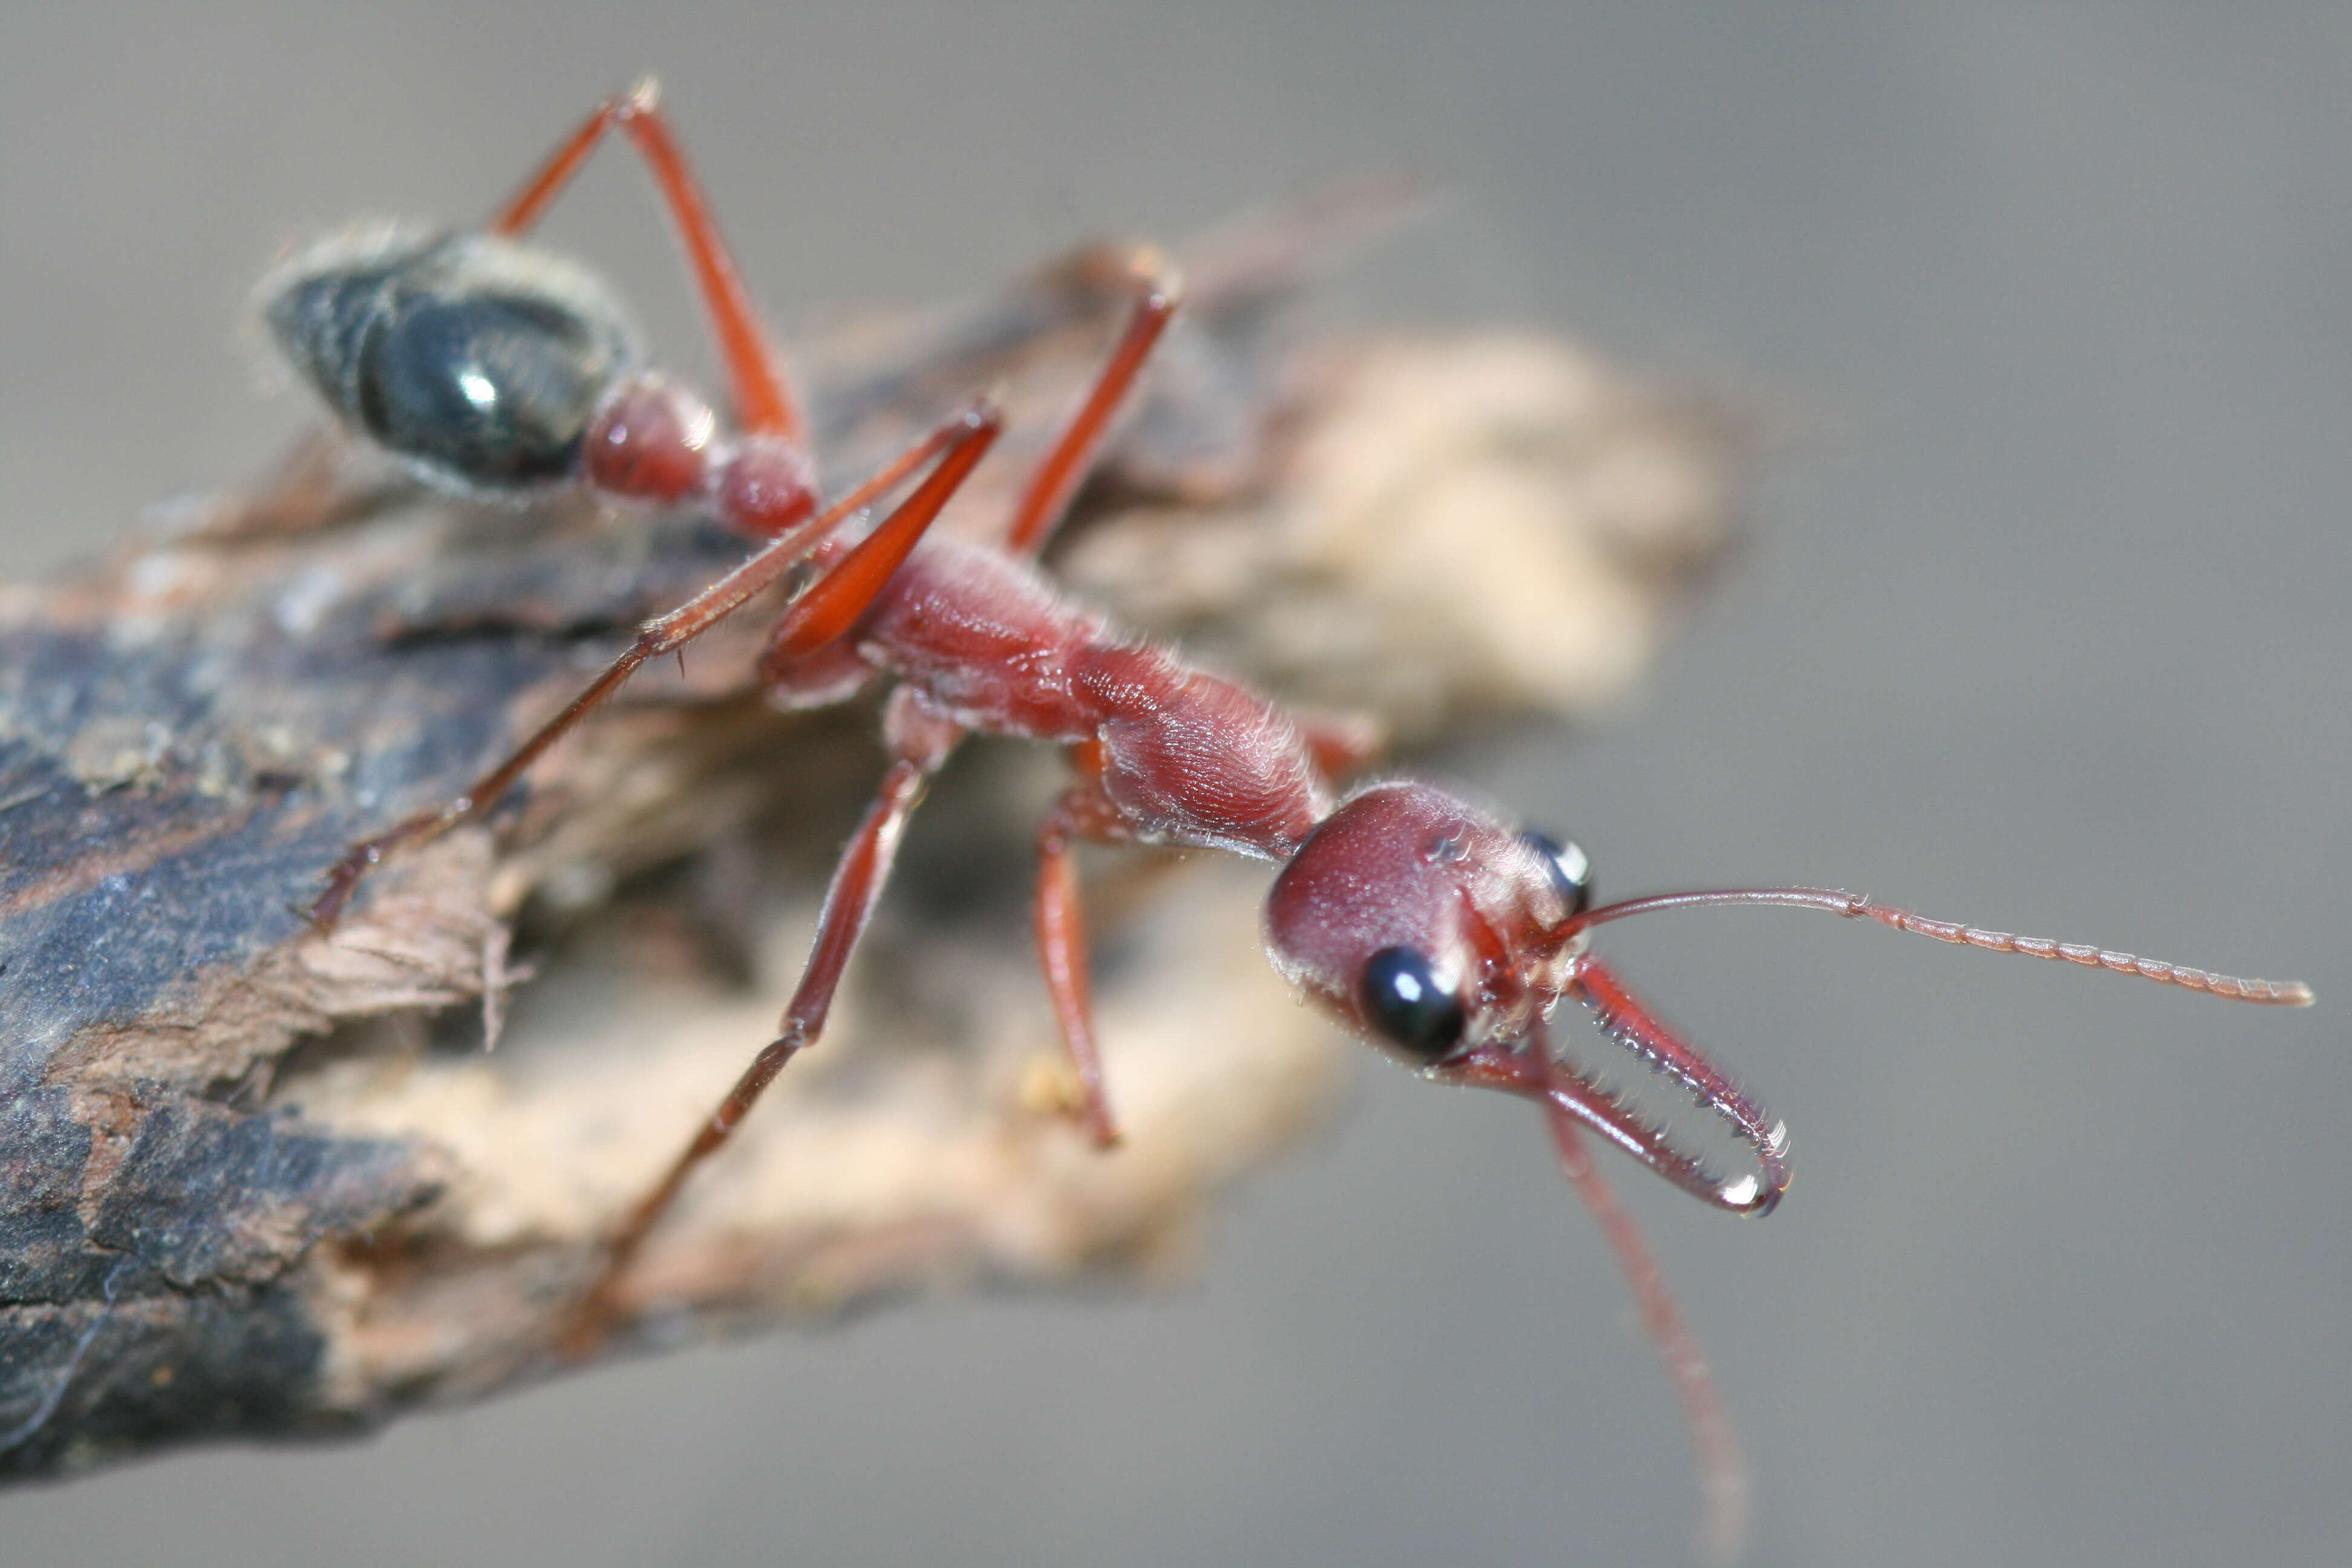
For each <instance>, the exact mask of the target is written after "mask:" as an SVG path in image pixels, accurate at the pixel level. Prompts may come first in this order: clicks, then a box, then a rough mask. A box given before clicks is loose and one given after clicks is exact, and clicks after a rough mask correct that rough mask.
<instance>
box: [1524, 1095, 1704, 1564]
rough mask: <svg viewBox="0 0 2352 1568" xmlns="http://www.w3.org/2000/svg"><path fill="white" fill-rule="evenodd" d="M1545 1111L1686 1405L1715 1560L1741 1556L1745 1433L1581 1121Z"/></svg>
mask: <svg viewBox="0 0 2352 1568" xmlns="http://www.w3.org/2000/svg"><path fill="white" fill-rule="evenodd" d="M1544 1113H1545V1116H1546V1118H1547V1120H1548V1121H1549V1122H1550V1124H1551V1136H1552V1147H1553V1150H1554V1152H1556V1153H1557V1154H1558V1155H1559V1169H1560V1173H1561V1174H1562V1175H1564V1176H1566V1177H1567V1178H1568V1180H1569V1184H1570V1185H1571V1186H1573V1187H1574V1188H1575V1189H1576V1194H1577V1196H1579V1197H1580V1198H1582V1199H1583V1200H1584V1206H1585V1207H1586V1208H1587V1209H1590V1210H1591V1213H1592V1217H1593V1219H1594V1221H1595V1222H1596V1223H1597V1224H1599V1225H1600V1226H1601V1235H1602V1236H1603V1237H1607V1238H1608V1242H1609V1247H1610V1250H1611V1251H1612V1252H1614V1253H1615V1254H1616V1255H1617V1267H1618V1269H1619V1270H1620V1271H1621V1272H1622V1274H1623V1275H1624V1276H1625V1283H1626V1284H1627V1285H1628V1286H1630V1287H1632V1289H1633V1300H1634V1302H1635V1303H1636V1304H1637V1306H1638V1307H1639V1308H1640V1310H1641V1313H1642V1327H1643V1329H1645V1330H1646V1331H1648V1332H1649V1335H1650V1341H1651V1342H1652V1343H1653V1344H1654V1345H1656V1346H1657V1348H1658V1358H1659V1360H1661V1361H1663V1362H1664V1363H1665V1367H1666V1375H1667V1376H1668V1377H1670V1378H1672V1379H1673V1380H1674V1384H1675V1394H1676V1395H1677V1396H1679V1397H1680V1399H1681V1400H1682V1405H1683V1418H1684V1421H1685V1424H1686V1425H1687V1426H1689V1427H1690V1435H1691V1447H1693V1448H1694V1449H1695V1450H1696V1452H1697V1455H1698V1472H1699V1492H1700V1496H1701V1498H1702V1500H1703V1503H1704V1507H1705V1510H1706V1515H1705V1517H1706V1524H1705V1527H1704V1529H1705V1534H1706V1545H1707V1547H1708V1550H1709V1553H1710V1555H1712V1556H1713V1557H1715V1559H1716V1560H1717V1561H1718V1562H1728V1561H1729V1560H1730V1559H1731V1558H1733V1557H1735V1556H1737V1555H1738V1552H1739V1548H1740V1546H1741V1544H1742V1542H1745V1540H1746V1539H1747V1535H1748V1465H1747V1461H1746V1460H1744V1459H1743V1458H1741V1457H1740V1453H1739V1436H1738V1433H1737V1432H1735V1431H1734V1430H1733V1429H1732V1426H1731V1417H1730V1416H1729V1415H1726V1414H1725V1413H1724V1408H1723V1396H1722V1394H1720V1393H1718V1392H1717V1389H1716V1386H1715V1374H1714V1373H1711V1372H1709V1371H1708V1370H1707V1364H1706V1352H1703V1351H1701V1350H1700V1349H1699V1345H1698V1340H1697V1337H1696V1335H1694V1334H1693V1333H1692V1332H1691V1331H1690V1325H1689V1324H1688V1323H1686V1322H1685V1321H1683V1315H1682V1311H1681V1310H1680V1309H1679V1308H1677V1307H1676V1306H1675V1299H1674V1296H1673V1295H1672V1293H1670V1292H1669V1291H1668V1290H1667V1289H1666V1279H1665V1275H1664V1271H1662V1270H1661V1269H1660V1268H1658V1260H1657V1258H1655V1257H1654V1255H1653V1254H1652V1253H1651V1251H1650V1248H1649V1244H1648V1243H1647V1242H1645V1241H1643V1239H1642V1233H1641V1231H1640V1229H1639V1228H1638V1227H1636V1226H1635V1225H1634V1224H1633V1215H1629V1214H1627V1213H1626V1212H1625V1210H1624V1208H1623V1206H1622V1205H1620V1204H1619V1203H1618V1201H1617V1194H1616V1191H1615V1189H1613V1188H1612V1187H1611V1186H1610V1185H1609V1184H1608V1182H1607V1181H1606V1180H1605V1179H1603V1178H1602V1176H1601V1172H1600V1169H1599V1168H1598V1167H1597V1166H1595V1165H1594V1164H1593V1163H1592V1151H1591V1149H1590V1148H1589V1147H1588V1146H1587V1145H1586V1143H1585V1142H1584V1139H1583V1137H1582V1135H1581V1134H1580V1132H1579V1131H1577V1126H1576V1121H1575V1118H1574V1116H1573V1115H1572V1114H1570V1111H1569V1110H1566V1109H1565V1108H1564V1107H1562V1106H1560V1105H1559V1104H1557V1103H1555V1102H1551V1101H1547V1102H1546V1104H1545V1107H1544Z"/></svg>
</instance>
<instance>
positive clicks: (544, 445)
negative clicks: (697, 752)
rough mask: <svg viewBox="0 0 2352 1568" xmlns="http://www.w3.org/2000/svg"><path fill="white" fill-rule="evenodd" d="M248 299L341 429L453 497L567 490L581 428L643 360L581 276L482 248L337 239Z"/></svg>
mask: <svg viewBox="0 0 2352 1568" xmlns="http://www.w3.org/2000/svg"><path fill="white" fill-rule="evenodd" d="M259 299H260V303H261V312H262V319H263V320H264V321H266V322H267V323H268V327H269V331H270V335H271V337H272V338H273V339H274V340H275V341H276V342H277V344H278V349H279V351H280V352H281V353H283V354H284V355H285V356H286V359H287V362H288V363H289V364H291V365H292V366H293V368H294V369H295V370H296V371H297V372H298V373H299V374H300V375H301V376H302V378H303V380H305V381H306V382H308V383H309V384H310V385H311V386H312V387H313V388H315V389H316V390H317V392H318V394H319V395H320V397H321V398H323V399H324V400H325V401H326V404H327V407H328V409H329V411H330V412H331V414H332V415H333V416H334V417H335V419H336V422H337V423H338V424H340V425H341V426H342V427H343V428H345V429H346V430H349V431H351V432H352V433H353V434H354V435H358V436H361V437H364V438H365V439H367V440H368V441H370V442H372V443H373V444H374V445H375V446H377V447H382V448H383V450H384V451H385V452H387V453H389V454H390V455H392V456H393V457H394V458H398V459H400V460H401V461H402V462H403V463H404V464H406V465H407V466H408V467H409V468H412V469H414V470H415V472H416V474H417V475H418V477H420V478H421V479H424V480H425V482H427V483H429V484H431V485H434V486H435V487H436V488H438V489H445V490H452V491H456V492H458V493H461V494H488V495H511V494H514V493H516V492H517V491H520V490H524V489H534V488H538V487H541V486H544V485H548V484H551V483H555V482H558V481H561V480H563V479H569V478H571V477H572V476H573V475H574V474H575V473H576V472H577V471H578V465H579V457H580V447H581V442H582V440H583V437H584V436H585V435H586V433H587V430H588V426H589V425H590V422H591V421H592V420H593V418H594V417H595V416H596V413H597V411H598V409H599V407H600V406H601V405H603V403H604V401H605V399H606V397H607V395H608V394H609V393H610V392H611V391H612V389H613V388H614V385H615V384H617V383H618V382H619V381H620V380H621V379H622V378H623V377H624V376H625V374H628V373H629V372H630V371H632V370H634V369H635V368H636V367H637V366H638V365H640V364H642V363H643V362H644V357H645V356H644V353H643V350H642V347H641V340H640V338H639V335H638V333H637V331H636V330H635V327H634V326H633V325H632V324H631V322H630V321H629V318H628V315H627V313H626V312H625V310H624V309H623V308H622V306H621V303H620V300H619V297H618V296H617V295H615V294H614V291H613V290H612V289H610V288H609V287H607V286H606V285H605V284H604V282H603V281H602V280H601V279H598V278H597V277H596V276H595V275H594V274H593V273H592V272H590V271H588V270H587V269H586V268H583V267H581V266H580V265H578V264H577V263H575V262H572V261H571V260H568V259H566V258H563V257H561V256H558V255H555V254H554V253H552V252H550V251H546V250H541V249H539V248H537V247H532V246H528V245H524V244H520V243H519V242H517V241H515V240H511V239H506V238H502V237H498V236H494V235H486V234H436V233H428V232H425V231H421V230H417V229H414V228H407V227H403V226H397V225H385V224H375V225H369V226H362V227H360V228H356V229H352V230H347V231H345V232H343V233H341V234H337V235H333V236H330V237H327V238H326V239H323V240H320V241H319V242H318V243H316V244H314V245H312V246H310V247H308V248H306V249H305V250H303V251H301V252H300V253H299V254H298V255H296V256H295V257H293V258H291V259H290V260H289V261H287V262H286V263H284V264H283V265H281V266H280V267H278V268H277V269H275V270H274V271H273V272H272V273H271V274H270V275H269V276H268V278H267V279H264V280H263V282H262V285H261V289H260V292H259Z"/></svg>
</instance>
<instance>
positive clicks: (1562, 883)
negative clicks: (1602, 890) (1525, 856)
mask: <svg viewBox="0 0 2352 1568" xmlns="http://www.w3.org/2000/svg"><path fill="white" fill-rule="evenodd" d="M1519 837H1520V838H1522V839H1524V840H1525V841H1526V843H1527V846H1528V848H1530V849H1532V850H1534V851H1535V852H1536V853H1537V854H1538V855H1540V856H1542V857H1543V861H1544V864H1545V865H1546V866H1547V867H1549V868H1550V870H1551V885H1552V889H1553V891H1555V892H1557V893H1559V896H1560V899H1561V900H1562V901H1563V902H1565V903H1566V904H1567V905H1568V912H1569V913H1570V914H1572V915H1580V914H1582V913H1583V912H1584V911H1585V910H1589V909H1591V907H1592V858H1591V857H1590V856H1588V855H1587V854H1585V852H1584V851H1583V850H1582V849H1580V848H1579V847H1577V845H1576V844H1575V842H1574V841H1573V840H1570V842H1568V843H1566V844H1563V843H1561V842H1560V841H1559V839H1557V838H1554V837H1552V836H1551V835H1550V834H1549V833H1522V834H1520V835H1519Z"/></svg>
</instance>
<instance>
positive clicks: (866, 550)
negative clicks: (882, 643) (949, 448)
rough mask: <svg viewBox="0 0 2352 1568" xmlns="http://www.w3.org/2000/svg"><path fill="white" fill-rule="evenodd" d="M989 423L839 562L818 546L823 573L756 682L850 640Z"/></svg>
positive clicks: (785, 622) (982, 445) (773, 644)
mask: <svg viewBox="0 0 2352 1568" xmlns="http://www.w3.org/2000/svg"><path fill="white" fill-rule="evenodd" d="M987 420H988V424H987V427H986V428H985V429H983V430H976V431H975V432H974V434H973V436H972V437H971V441H970V442H968V443H967V444H964V445H961V446H959V447H957V448H956V449H955V450H954V451H953V452H951V453H950V454H949V456H948V458H947V460H946V461H945V462H942V463H941V464H940V468H939V471H938V472H937V473H935V474H933V475H932V476H931V478H930V479H929V480H927V481H925V484H924V488H923V491H921V492H919V493H918V494H917V495H916V496H915V497H914V498H912V499H910V500H908V502H907V504H906V505H904V506H902V507H900V508H899V509H898V510H897V511H895V512H893V513H891V514H890V516H889V517H887V519H885V520H884V521H882V523H881V525H880V526H878V527H877V528H876V529H875V530H874V531H873V532H871V533H869V534H867V535H866V537H865V538H864V539H861V540H859V541H858V542H856V544H854V545H851V546H848V547H847V548H846V549H845V550H844V551H842V552H841V553H839V554H838V555H835V554H833V553H832V552H831V551H828V550H826V549H825V548H824V546H822V545H820V546H819V550H818V558H819V560H820V562H821V563H823V564H824V565H825V566H826V568H827V570H826V572H825V574H824V576H822V577H820V578H818V579H817V580H816V581H815V582H814V583H812V584H809V585H808V587H807V588H806V589H805V590H804V591H803V593H802V594H801V596H800V597H799V598H797V599H794V600H793V602H792V605H791V606H790V607H789V608H787V609H786V610H785V611H784V614H783V617H782V619H781V620H779V621H778V622H777V623H776V630H775V633H774V635H773V636H772V637H770V638H769V640H768V650H767V652H766V653H764V654H762V655H761V658H760V674H761V679H765V680H768V681H771V682H776V681H781V680H782V679H784V676H785V672H786V671H787V670H788V669H789V668H791V667H792V666H793V665H795V664H798V663H801V662H802V661H803V660H805V659H807V658H809V657H810V656H811V655H813V654H815V653H817V652H819V651H820V650H822V649H824V648H825V647H829V646H831V645H832V644H833V643H835V642H837V641H839V640H840V639H841V638H842V637H845V636H846V635H848V633H849V630H850V628H851V627H853V626H856V624H857V622H858V620H859V618H860V617H862V616H864V615H865V614H866V611H867V610H868V609H870V608H871V607H872V606H873V604H874V601H875V599H876V597H877V595H880V594H881V592H882V590H883V589H884V588H885V587H887V585H888V584H889V582H890V579H891V578H892V577H894V576H896V575H898V568H899V567H901V566H903V565H905V564H906V563H907V557H908V556H909V555H911V554H913V553H914V551H915V546H916V545H918V544H919V543H921V542H922V540H923V535H924V534H925V533H926V532H928V531H929V529H930V526H931V524H932V523H934V522H936V521H939V515H940V509H941V508H942V507H944V506H945V505H946V504H947V500H948V497H949V496H950V495H951V494H953V493H954V491H955V489H956V487H957V486H958V485H961V483H962V482H963V479H964V476H965V475H966V474H969V473H970V472H971V469H972V466H973V465H974V464H976V463H978V462H979V461H980V459H981V458H982V455H983V454H985V453H986V452H987V450H988V447H989V444H990V443H991V442H992V441H994V440H995V439H996V432H997V425H996V419H995V414H994V411H993V410H991V411H990V412H989V414H988V416H987ZM935 488H936V489H938V490H939V494H938V497H937V499H936V500H935V501H934V502H933V504H931V505H929V506H928V507H924V506H918V505H917V504H916V501H918V500H922V499H923V496H924V495H925V494H927V493H929V491H931V490H932V489H935Z"/></svg>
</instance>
